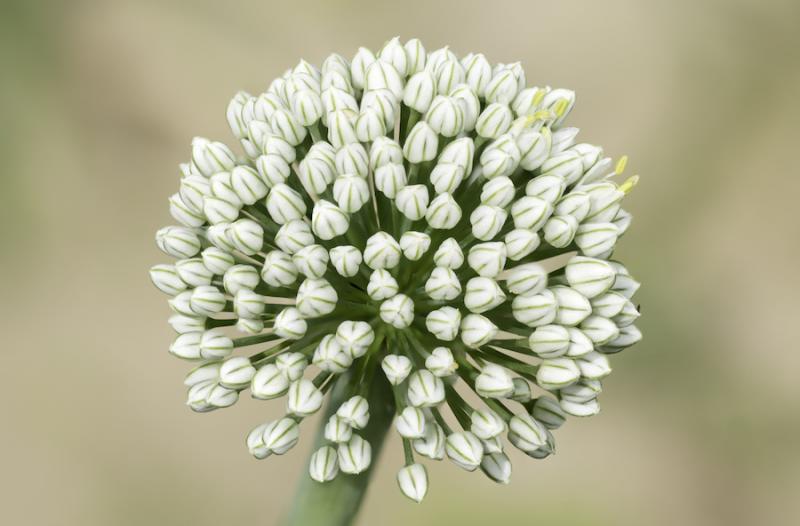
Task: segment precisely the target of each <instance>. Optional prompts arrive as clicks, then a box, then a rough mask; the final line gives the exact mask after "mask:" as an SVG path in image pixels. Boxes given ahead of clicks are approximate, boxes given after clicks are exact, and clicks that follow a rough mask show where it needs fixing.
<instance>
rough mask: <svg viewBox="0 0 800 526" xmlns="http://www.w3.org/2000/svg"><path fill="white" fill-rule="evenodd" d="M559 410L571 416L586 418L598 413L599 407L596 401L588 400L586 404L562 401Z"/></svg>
mask: <svg viewBox="0 0 800 526" xmlns="http://www.w3.org/2000/svg"><path fill="white" fill-rule="evenodd" d="M561 409H563V410H564V412H565V413H567V414H570V415H572V416H578V417H586V416H594V415H596V414H597V413H599V412H600V405H599V404H598V403H597V400H589V401H587V402H580V403H578V402H571V401H569V400H562V401H561Z"/></svg>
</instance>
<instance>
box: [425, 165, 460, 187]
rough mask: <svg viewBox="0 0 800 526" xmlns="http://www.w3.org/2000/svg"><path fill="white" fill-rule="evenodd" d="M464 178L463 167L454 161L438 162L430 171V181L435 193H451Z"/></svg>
mask: <svg viewBox="0 0 800 526" xmlns="http://www.w3.org/2000/svg"><path fill="white" fill-rule="evenodd" d="M463 179H464V168H463V167H462V166H460V165H458V164H455V163H443V162H439V163H438V164H437V165H436V166H434V168H433V170H432V171H431V175H430V181H431V184H433V188H434V190H435V191H436V193H437V194H441V193H450V194H452V193H453V192H454V191H455V190H456V189H457V188H458V187H459V185H460V184H461V181H462V180H463Z"/></svg>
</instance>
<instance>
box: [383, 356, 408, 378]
mask: <svg viewBox="0 0 800 526" xmlns="http://www.w3.org/2000/svg"><path fill="white" fill-rule="evenodd" d="M381 368H382V369H383V372H384V374H386V378H387V379H388V380H389V383H390V384H392V385H400V384H401V383H403V380H405V379H406V377H408V375H409V373H411V360H409V359H408V358H406V357H405V356H402V355H400V354H389V355H387V356H386V357H385V358H384V359H383V361H382V362H381Z"/></svg>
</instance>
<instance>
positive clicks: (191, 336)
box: [169, 332, 203, 360]
mask: <svg viewBox="0 0 800 526" xmlns="http://www.w3.org/2000/svg"><path fill="white" fill-rule="evenodd" d="M202 337H203V333H202V332H187V333H184V334H181V335H179V336H178V337H177V338H175V341H174V342H172V345H170V346H169V352H170V354H172V355H174V356H177V357H178V358H183V359H184V360H199V359H200V358H201V355H200V340H201V338H202Z"/></svg>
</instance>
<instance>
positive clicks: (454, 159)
mask: <svg viewBox="0 0 800 526" xmlns="http://www.w3.org/2000/svg"><path fill="white" fill-rule="evenodd" d="M474 156H475V143H474V142H473V140H472V138H471V137H462V138H460V139H456V140H454V141H453V142H451V143H450V144H448V145H447V146H445V147H444V149H443V150H442V153H441V154H440V155H439V160H438V163H439V164H442V163H451V164H455V165H458V166H460V167H462V168H463V169H464V173H465V174H468V173H470V172H472V163H473V157H474Z"/></svg>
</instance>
